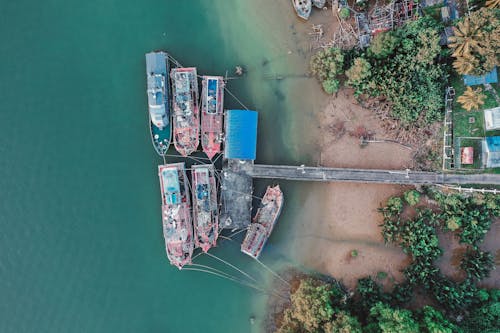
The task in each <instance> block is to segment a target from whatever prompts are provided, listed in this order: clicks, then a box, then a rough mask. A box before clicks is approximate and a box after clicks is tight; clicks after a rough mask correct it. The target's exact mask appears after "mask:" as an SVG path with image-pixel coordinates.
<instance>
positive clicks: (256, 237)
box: [241, 185, 283, 259]
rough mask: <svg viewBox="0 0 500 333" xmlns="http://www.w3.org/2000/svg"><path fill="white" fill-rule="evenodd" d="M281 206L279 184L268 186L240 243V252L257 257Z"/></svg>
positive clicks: (271, 229) (281, 198)
mask: <svg viewBox="0 0 500 333" xmlns="http://www.w3.org/2000/svg"><path fill="white" fill-rule="evenodd" d="M282 207H283V192H282V191H281V189H280V187H279V185H276V186H274V187H271V186H268V187H267V190H266V194H264V197H263V198H262V202H261V207H260V208H259V209H258V210H257V213H256V214H255V217H254V218H253V221H252V223H251V224H250V226H249V228H248V231H247V233H246V235H245V238H244V239H243V243H242V244H241V252H243V253H245V254H247V255H249V256H250V257H252V258H255V259H257V258H259V255H260V253H261V252H262V250H263V249H264V245H265V244H266V242H267V240H268V238H269V236H271V232H272V231H273V228H274V225H275V224H276V221H277V220H278V217H279V215H280V213H281V208H282Z"/></svg>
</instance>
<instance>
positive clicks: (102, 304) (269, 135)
mask: <svg viewBox="0 0 500 333" xmlns="http://www.w3.org/2000/svg"><path fill="white" fill-rule="evenodd" d="M265 5H266V1H264V0H256V1H255V2H254V1H247V0H239V1H227V0H216V1H214V0H210V1H209V0H206V1H202V0H191V1H176V0H170V1H168V0H162V1H159V0H145V1H129V0H121V1H118V0H100V1H95V0H90V1H74V0H66V1H62V0H48V1H33V0H18V1H11V2H6V1H4V2H3V3H2V5H1V6H0V9H1V10H0V17H1V20H0V37H1V38H0V39H1V43H0V91H1V93H0V133H1V138H2V141H1V144H0V156H1V159H0V161H1V162H0V226H1V230H0V254H1V257H0V295H1V300H0V332H16V333H22V332H258V331H260V329H261V328H260V326H259V325H260V320H261V319H262V318H263V314H262V310H263V305H264V304H265V297H263V296H259V294H257V293H256V292H255V291H254V290H251V289H249V288H245V287H242V286H240V285H238V284H236V283H232V282H229V281H226V280H222V279H219V278H217V277H213V276H209V275H205V274H202V273H199V272H187V271H183V272H179V271H178V270H177V269H176V268H174V267H173V266H170V265H169V264H168V261H167V259H166V256H165V250H164V243H163V238H162V234H161V219H160V198H159V188H158V183H157V175H156V172H157V171H156V166H157V164H158V163H160V159H159V158H158V157H157V156H156V155H155V153H154V151H153V148H152V147H151V144H150V138H149V131H148V128H147V114H146V95H145V73H144V67H145V64H144V53H146V52H147V51H150V50H154V49H165V50H168V51H169V52H171V54H172V55H174V56H175V57H176V58H178V59H179V60H181V61H182V62H183V63H184V64H186V65H190V66H191V65H192V66H198V70H199V73H208V74H224V73H225V71H226V70H229V71H231V70H232V68H233V67H234V66H235V65H237V64H242V65H244V66H246V67H247V69H248V70H249V73H248V75H247V77H245V78H244V79H240V80H233V81H231V82H230V83H229V88H230V89H231V90H232V91H233V92H234V93H236V94H237V95H238V97H239V98H240V99H241V100H242V102H243V103H244V104H245V105H247V106H248V107H249V108H255V109H257V110H258V111H259V112H260V119H259V121H260V125H259V153H258V159H259V161H260V162H273V163H298V162H299V160H300V161H306V162H307V161H308V160H310V159H311V158H312V157H311V156H312V155H308V151H309V148H310V147H311V146H312V145H313V142H312V140H309V139H307V136H305V135H304V134H303V133H304V131H306V130H307V126H310V125H309V124H311V123H313V121H312V120H311V108H310V107H311V106H310V105H309V104H307V103H308V102H306V101H305V100H304V99H303V98H301V96H300V94H299V93H294V94H291V96H292V97H288V96H290V92H292V91H298V90H300V89H301V83H300V81H293V82H288V83H287V82H286V81H284V82H277V81H274V80H266V79H265V76H266V75H267V74H268V73H278V72H279V73H288V72H292V73H294V72H296V71H297V68H298V69H299V71H300V70H301V69H300V66H297V64H298V63H300V60H301V59H302V58H303V55H300V54H297V55H296V52H295V50H294V49H293V44H280V43H281V41H280V37H279V35H280V34H283V33H284V32H286V31H287V30H288V29H289V28H290V27H289V26H288V25H289V21H286V20H283V21H280V20H279V17H280V16H281V15H283V17H289V16H290V15H292V12H291V8H289V3H288V1H281V2H277V3H274V4H272V5H269V7H268V9H267V10H264V8H263V7H264V6H265ZM284 9H286V10H285V11H284V12H283V10H284ZM280 22H281V23H280ZM273 24H274V25H277V26H276V30H274V28H273ZM290 50H292V51H293V56H292V57H287V55H289V53H288V52H289V51H290ZM301 103H302V104H301ZM304 103H305V104H304ZM226 106H227V107H237V103H236V102H235V101H233V100H231V99H230V98H228V99H227V105H226ZM311 126H313V125H311ZM301 133H302V134H301ZM264 185H265V184H264V183H259V184H258V186H257V188H258V190H259V189H262V188H263V186H264ZM284 188H285V193H286V195H287V196H288V197H289V198H290V202H295V203H299V201H300V195H303V194H299V190H298V188H297V186H294V185H291V184H284ZM292 214H293V213H292V211H291V210H290V208H287V209H286V210H285V212H284V215H283V217H282V220H281V221H280V228H281V231H280V230H278V231H277V233H278V234H277V235H276V236H273V237H274V238H273V239H272V240H271V242H270V243H269V250H266V251H268V254H266V257H265V258H264V259H265V261H266V262H267V263H269V264H270V265H274V264H275V263H277V262H279V261H280V262H283V261H284V260H285V261H286V260H288V259H289V258H287V252H286V250H285V249H286V246H285V245H283V244H286V239H284V238H286V237H285V236H283V235H284V233H283V230H285V228H286V220H287V219H291V216H292ZM280 235H281V236H280ZM238 249H239V248H238V244H235V243H231V242H225V243H223V244H222V245H221V246H220V247H218V248H217V249H215V251H214V253H215V254H216V255H219V256H221V257H224V258H225V259H228V260H230V261H231V262H232V263H235V264H237V265H238V266H240V267H243V268H244V269H245V270H248V271H250V272H253V273H254V274H256V275H257V274H261V275H259V276H263V275H262V270H258V269H257V268H256V266H255V264H252V263H251V262H250V260H249V259H247V258H244V257H243V256H242V255H240V254H239V253H238ZM209 259H210V258H201V261H200V262H201V263H206V264H209V263H210V264H213V260H212V261H210V260H209ZM219 267H221V266H220V265H219ZM250 316H256V319H257V322H256V324H255V325H253V326H252V325H251V324H250V322H249V317H250Z"/></svg>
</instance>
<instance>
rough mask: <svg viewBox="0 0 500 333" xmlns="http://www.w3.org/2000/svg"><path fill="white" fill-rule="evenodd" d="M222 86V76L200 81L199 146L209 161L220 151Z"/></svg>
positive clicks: (222, 103) (205, 77)
mask: <svg viewBox="0 0 500 333" xmlns="http://www.w3.org/2000/svg"><path fill="white" fill-rule="evenodd" d="M224 85H225V83H224V79H223V78H222V76H203V78H202V80H201V86H202V89H201V146H202V148H203V151H204V152H205V154H207V156H208V158H210V159H212V158H213V157H214V156H215V154H217V153H219V152H220V151H221V143H222V116H223V107H224Z"/></svg>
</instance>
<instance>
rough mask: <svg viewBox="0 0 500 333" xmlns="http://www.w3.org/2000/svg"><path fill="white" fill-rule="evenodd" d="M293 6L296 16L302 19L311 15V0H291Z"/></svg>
mask: <svg viewBox="0 0 500 333" xmlns="http://www.w3.org/2000/svg"><path fill="white" fill-rule="evenodd" d="M292 4H293V8H294V9H295V12H296V13H297V16H298V17H300V18H301V19H303V20H307V19H309V16H310V15H311V6H312V3H311V0H292Z"/></svg>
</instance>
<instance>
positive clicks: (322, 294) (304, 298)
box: [281, 278, 334, 332]
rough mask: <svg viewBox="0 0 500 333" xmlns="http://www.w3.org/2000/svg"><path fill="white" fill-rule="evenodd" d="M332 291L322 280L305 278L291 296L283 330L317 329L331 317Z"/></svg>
mask: <svg viewBox="0 0 500 333" xmlns="http://www.w3.org/2000/svg"><path fill="white" fill-rule="evenodd" d="M333 295H334V291H333V289H332V287H331V286H330V285H327V284H325V283H323V282H320V281H317V280H313V279H310V278H308V279H305V280H301V281H300V285H299V287H298V289H297V290H296V291H295V292H294V293H293V294H292V296H291V306H290V308H289V310H288V311H287V312H286V313H285V315H284V320H283V325H282V328H283V330H282V331H281V332H287V330H293V329H304V330H306V331H308V332H314V331H316V330H318V329H319V328H320V327H321V326H323V324H325V323H326V322H327V321H329V320H330V319H331V318H332V315H333V313H334V309H333V306H332V299H331V298H332V296H333Z"/></svg>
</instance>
